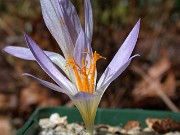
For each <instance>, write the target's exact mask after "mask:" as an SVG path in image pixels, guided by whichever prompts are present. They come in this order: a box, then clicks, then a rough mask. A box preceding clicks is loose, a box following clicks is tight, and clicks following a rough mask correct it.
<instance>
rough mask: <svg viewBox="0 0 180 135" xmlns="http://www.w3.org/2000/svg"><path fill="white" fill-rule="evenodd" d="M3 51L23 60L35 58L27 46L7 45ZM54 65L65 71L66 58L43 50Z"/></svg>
mask: <svg viewBox="0 0 180 135" xmlns="http://www.w3.org/2000/svg"><path fill="white" fill-rule="evenodd" d="M3 50H4V51H5V52H7V53H9V54H11V55H13V56H15V57H18V58H21V59H25V60H36V59H35V58H34V55H33V54H32V52H31V50H30V49H29V48H25V47H18V46H7V47H5V48H4V49H3ZM43 52H44V53H45V54H46V55H47V56H48V57H49V58H50V59H51V61H53V62H54V63H55V64H56V65H58V66H59V67H60V68H61V69H62V70H63V71H64V72H66V69H65V66H66V60H65V59H64V58H63V57H62V56H61V55H60V54H58V53H54V52H49V51H43Z"/></svg>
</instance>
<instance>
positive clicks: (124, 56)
mask: <svg viewBox="0 0 180 135" xmlns="http://www.w3.org/2000/svg"><path fill="white" fill-rule="evenodd" d="M139 27H140V19H139V20H138V22H137V23H136V25H135V26H134V28H133V29H132V31H131V32H130V34H129V35H128V37H127V38H126V40H125V41H124V43H123V44H122V46H121V47H120V49H119V50H118V52H117V53H116V55H115V56H114V58H113V59H112V61H111V62H110V63H109V65H108V67H107V68H108V69H113V70H111V72H114V71H116V70H118V69H119V68H120V67H121V66H122V65H123V64H124V63H125V62H126V61H127V60H128V59H129V57H130V56H131V53H132V51H133V49H134V46H135V44H136V41H137V38H138V34H139Z"/></svg>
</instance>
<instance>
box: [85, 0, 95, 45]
mask: <svg viewBox="0 0 180 135" xmlns="http://www.w3.org/2000/svg"><path fill="white" fill-rule="evenodd" d="M84 8H85V33H86V35H87V37H88V38H89V41H90V43H91V40H92V33H93V13H92V7H91V1H90V0H84Z"/></svg>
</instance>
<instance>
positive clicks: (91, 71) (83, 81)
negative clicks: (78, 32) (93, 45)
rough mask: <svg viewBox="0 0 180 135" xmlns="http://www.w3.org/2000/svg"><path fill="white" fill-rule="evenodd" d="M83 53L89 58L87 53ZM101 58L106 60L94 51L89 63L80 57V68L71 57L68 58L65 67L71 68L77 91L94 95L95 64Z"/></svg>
mask: <svg viewBox="0 0 180 135" xmlns="http://www.w3.org/2000/svg"><path fill="white" fill-rule="evenodd" d="M83 53H87V54H88V55H89V56H90V54H89V52H88V51H85V52H83ZM101 58H103V59H106V58H105V57H102V56H101V55H100V54H98V53H97V52H96V51H95V52H94V54H93V55H92V56H90V61H87V60H85V59H84V57H82V66H80V65H79V64H78V63H77V62H76V61H75V59H74V58H73V57H69V58H68V59H67V65H66V66H67V67H70V66H71V67H72V69H73V71H74V74H75V77H76V82H77V85H78V90H79V91H83V92H88V93H91V94H93V93H94V89H95V84H94V82H95V81H96V80H95V79H96V62H97V60H99V59H101ZM88 62H90V63H88ZM88 64H89V65H88Z"/></svg>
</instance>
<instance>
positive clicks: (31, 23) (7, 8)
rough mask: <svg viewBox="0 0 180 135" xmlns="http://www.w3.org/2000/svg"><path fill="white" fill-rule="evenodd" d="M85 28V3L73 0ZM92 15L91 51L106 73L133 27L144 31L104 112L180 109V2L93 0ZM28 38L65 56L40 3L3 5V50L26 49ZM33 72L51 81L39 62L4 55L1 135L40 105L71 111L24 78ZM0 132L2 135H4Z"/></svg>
mask: <svg viewBox="0 0 180 135" xmlns="http://www.w3.org/2000/svg"><path fill="white" fill-rule="evenodd" d="M72 2H73V3H74V4H75V7H76V9H77V11H78V13H79V15H80V19H81V20H82V23H83V16H84V8H83V2H82V1H81V0H72ZM92 5H93V15H94V32H93V43H92V47H93V50H96V51H97V52H98V53H100V54H101V55H102V56H104V57H106V60H100V61H99V62H98V64H97V68H98V77H100V75H101V74H102V73H103V71H104V70H105V68H106V66H107V65H108V63H109V62H110V61H111V59H112V58H113V56H114V55H115V53H116V51H117V50H118V49H119V47H120V46H121V44H122V43H123V41H124V40H125V38H126V37H127V35H128V33H129V32H130V31H131V29H132V28H133V26H134V25H135V23H136V22H137V20H138V19H139V18H141V28H140V34H139V38H138V42H137V45H136V48H135V50H134V54H136V53H139V54H140V55H141V56H140V57H137V58H135V59H134V60H133V62H132V63H131V64H130V66H129V67H128V68H127V69H126V71H125V72H123V74H122V75H121V76H120V77H119V78H118V79H116V80H115V81H114V82H113V83H112V84H111V85H110V86H109V87H108V89H107V91H106V92H105V94H104V96H103V98H102V100H101V103H100V107H102V108H143V109H151V110H169V111H178V110H179V109H180V68H179V67H180V56H179V55H180V0H133V1H130V0H116V1H115V0H113V1H112V0H104V1H103V2H102V1H101V0H92ZM23 31H25V32H26V33H28V34H29V35H30V36H31V37H32V38H33V39H34V40H35V41H36V42H37V43H38V44H39V45H40V47H41V48H42V49H44V50H49V51H54V52H59V53H61V50H60V49H59V47H58V45H57V43H56V41H55V40H54V39H53V37H52V36H51V35H50V33H49V31H48V29H47V28H46V26H45V24H44V21H43V19H42V15H41V8H40V3H39V0H31V1H29V0H0V49H2V48H3V47H5V46H7V45H14V46H26V44H25V40H24V38H23V34H22V32H23ZM25 72H26V73H31V74H33V75H35V76H38V77H39V78H43V79H44V80H48V81H51V82H52V80H51V79H50V78H49V77H48V76H47V75H46V74H45V73H44V71H42V70H41V68H40V67H39V66H38V64H37V63H35V62H31V61H25V60H21V59H18V58H15V57H13V56H11V55H9V54H7V53H5V52H2V51H1V54H0V131H1V133H3V135H12V134H15V133H16V130H17V129H18V128H20V127H21V126H22V125H23V124H24V122H25V121H26V120H27V119H28V118H29V116H30V115H31V114H32V112H33V111H34V110H35V109H36V108H38V107H42V106H70V107H73V103H72V102H71V101H70V100H69V98H68V97H67V96H66V95H64V94H61V93H57V92H54V91H52V90H49V89H47V88H45V87H44V86H42V85H40V84H38V83H37V82H35V81H34V80H33V79H31V78H28V77H24V76H21V74H22V73H25ZM1 133H0V135H1Z"/></svg>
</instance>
